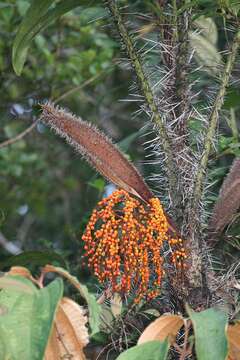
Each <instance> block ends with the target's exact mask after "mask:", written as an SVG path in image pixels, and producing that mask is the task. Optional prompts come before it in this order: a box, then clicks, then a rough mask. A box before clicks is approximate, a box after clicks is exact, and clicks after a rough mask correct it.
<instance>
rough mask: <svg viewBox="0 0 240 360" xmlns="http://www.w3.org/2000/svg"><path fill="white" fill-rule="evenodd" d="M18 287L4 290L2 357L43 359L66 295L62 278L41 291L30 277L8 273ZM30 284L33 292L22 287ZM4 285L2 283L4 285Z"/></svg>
mask: <svg viewBox="0 0 240 360" xmlns="http://www.w3.org/2000/svg"><path fill="white" fill-rule="evenodd" d="M7 278H9V279H12V280H14V279H15V282H16V284H17V283H18V286H17V285H15V287H11V286H8V287H6V288H4V290H2V291H1V292H0V306H1V321H0V357H1V359H11V360H17V359H26V360H33V359H36V360H40V359H42V358H43V355H44V351H45V348H46V345H47V342H48V338H49V334H50V331H51V328H52V323H53V319H54V314H55V311H56V307H57V304H58V302H59V300H60V299H61V297H62V294H63V284H62V281H61V279H56V280H55V281H53V282H52V283H51V284H49V285H48V286H47V287H45V288H43V289H40V290H37V289H36V288H35V286H34V285H33V284H32V283H31V282H30V281H29V280H27V279H24V278H22V277H19V276H15V277H13V276H8V277H7ZM22 284H24V285H27V287H28V288H29V289H30V291H29V292H26V291H23V290H22ZM0 286H1V284H0Z"/></svg>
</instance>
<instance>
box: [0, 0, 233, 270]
mask: <svg viewBox="0 0 240 360" xmlns="http://www.w3.org/2000/svg"><path fill="white" fill-rule="evenodd" d="M29 3H30V1H27V0H17V1H16V0H5V1H0V32H1V37H0V77H1V87H0V99H1V102H0V119H1V120H0V121H1V127H0V141H1V142H3V141H5V140H7V139H11V138H13V137H15V136H16V135H17V134H19V133H20V132H21V131H23V130H24V129H26V128H27V127H29V126H30V125H31V124H32V123H33V121H35V120H36V119H37V117H38V111H39V110H38V108H37V104H38V103H39V102H42V101H45V100H47V99H52V100H54V101H56V102H57V103H58V104H59V105H61V106H63V107H66V108H69V109H71V111H72V112H74V113H76V114H78V115H79V116H81V117H82V118H83V119H84V120H87V121H90V122H92V123H94V124H97V126H98V127H99V128H101V129H103V130H104V131H105V132H106V133H107V134H108V135H109V136H110V137H111V138H112V139H113V140H114V142H116V143H119V145H120V147H121V148H122V149H123V150H124V152H125V153H126V154H127V156H129V158H131V159H132V160H133V161H134V163H135V164H136V165H137V167H138V168H139V170H140V171H141V173H142V174H143V175H144V176H145V177H147V176H148V175H150V174H151V172H152V167H151V166H145V165H144V164H143V161H144V157H145V155H146V153H145V152H144V149H143V143H144V141H145V140H146V135H143V134H142V132H141V133H140V129H141V128H142V126H143V125H144V122H145V120H146V119H145V116H144V115H143V114H142V113H138V114H137V116H136V114H135V112H136V111H137V110H138V105H137V104H136V102H134V101H128V100H129V99H130V97H129V93H131V92H132V89H131V85H132V80H133V79H132V74H131V71H130V68H129V66H125V64H124V61H122V57H123V53H122V51H121V49H120V43H119V41H118V40H119V39H117V38H116V36H115V34H114V32H113V31H112V29H111V26H110V22H109V19H106V17H108V13H107V12H106V10H104V9H103V8H102V7H101V6H100V5H98V3H99V2H97V1H92V2H91V1H89V4H90V5H89V6H88V7H87V8H86V7H84V8H83V7H78V8H77V9H75V10H74V11H71V12H69V13H67V14H66V15H64V16H63V17H61V18H60V19H59V20H58V21H57V22H56V23H53V24H52V25H51V26H49V27H48V28H47V29H46V30H44V31H43V32H41V34H39V35H37V37H36V38H35V39H34V41H33V42H32V43H31V47H30V51H29V54H28V58H27V63H26V64H25V67H24V69H23V72H22V74H21V76H19V77H18V76H16V74H15V73H14V71H13V68H12V64H11V51H12V44H13V40H14V37H15V34H16V31H17V27H18V25H19V24H20V22H21V20H22V17H23V15H24V14H25V12H26V10H27V8H28V6H29ZM191 3H193V2H191ZM194 3H196V4H197V5H198V6H197V7H196V9H195V12H194V16H195V17H196V21H198V26H200V27H201V21H202V22H203V23H204V21H205V24H206V21H207V22H208V24H209V27H211V26H212V30H211V32H210V33H211V38H210V35H209V34H210V33H207V34H204V33H202V34H201V38H199V36H198V37H196V34H195V35H194V34H193V35H192V36H191V42H192V43H193V45H195V46H196V49H197V50H196V60H195V61H196V63H199V64H200V65H201V66H203V67H204V66H205V65H206V66H208V68H211V69H212V70H211V71H210V73H208V72H205V73H204V75H203V76H202V77H201V78H200V80H199V81H198V84H197V86H198V87H199V89H200V88H201V89H204V88H207V87H209V86H211V85H212V82H214V81H215V80H213V75H214V74H215V73H216V71H217V70H214V67H216V69H217V65H218V63H220V62H221V55H220V53H219V51H224V49H225V46H226V44H227V42H228V37H229V36H231V31H229V32H228V30H227V27H226V22H225V21H226V19H224V17H223V16H222V14H220V15H221V16H220V15H219V13H218V12H217V11H216V9H217V7H218V2H217V1H210V2H209V1H197V2H194ZM223 3H224V2H223ZM122 4H123V5H124V4H126V1H122ZM128 4H129V2H128ZM129 5H130V7H131V9H130V10H131V11H130V10H129V13H131V14H135V13H136V12H139V13H147V12H148V11H149V10H150V9H151V10H152V11H157V10H156V9H155V8H154V1H143V2H141V1H131V4H129ZM210 5H211V6H210ZM222 9H223V10H222V11H224V4H223V8H222ZM232 11H237V10H236V8H233V10H232ZM196 15H197V16H196ZM200 15H204V16H205V17H208V20H206V18H205V19H204V18H203V17H201V18H200ZM130 17H131V23H130V26H132V29H134V31H136V30H141V31H140V39H139V44H140V45H141V41H142V40H141V35H142V36H143V37H144V36H145V35H147V34H146V30H147V27H146V26H147V25H151V23H150V22H151V19H150V18H149V21H147V17H141V16H132V15H131V16H130ZM209 17H211V19H209ZM214 34H215V35H214ZM150 36H151V35H149V37H150ZM140 45H139V46H140ZM148 46H149V45H148ZM149 47H150V46H149ZM206 54H207V55H208V56H207V57H206ZM158 56H159V55H158V54H156V52H154V50H153V51H148V52H147V61H148V62H150V63H152V64H154V63H156V61H157V57H158ZM206 59H207V60H206ZM206 61H208V62H207V64H206ZM209 62H210V63H209ZM239 66H240V62H239V63H238V64H237V67H238V68H239ZM192 80H193V81H194V80H195V79H194V75H193V79H192ZM239 96H240V89H239V87H238V86H237V85H236V84H234V83H233V84H232V85H231V87H230V88H229V91H228V95H227V97H226V100H225V104H224V109H225V111H226V115H224V116H223V117H222V122H221V126H220V135H219V143H218V145H217V149H216V150H217V151H216V154H214V155H213V158H212V160H213V162H212V165H211V169H210V180H211V182H212V184H213V185H212V188H211V189H212V192H211V194H210V196H209V198H208V201H209V204H210V205H209V206H211V204H212V203H213V201H214V200H215V199H216V196H217V191H218V189H219V187H220V185H221V183H222V181H223V178H224V176H225V174H226V173H227V171H228V169H229V166H230V164H231V162H232V159H233V157H234V156H240V143H239V115H240V112H239V110H240V102H239ZM133 99H134V98H133V97H131V100H133ZM122 100H125V101H122ZM199 126H200V125H199V123H197V122H196V121H195V120H194V119H193V121H192V122H191V123H190V129H191V132H192V139H193V144H194V136H195V134H196V133H197V132H198V131H199V130H200V129H199ZM108 190H109V189H108V187H107V183H106V181H105V180H103V179H102V177H100V176H99V175H97V174H96V173H95V171H94V170H92V169H91V168H90V167H89V166H88V165H87V164H86V163H85V162H84V160H82V159H81V158H80V157H79V156H78V155H77V154H76V153H75V152H74V151H73V150H72V149H71V148H70V147H69V146H68V145H66V144H65V143H64V141H62V140H61V139H59V138H58V137H56V136H55V135H54V134H52V133H50V132H49V130H48V129H47V128H45V127H44V126H43V124H41V123H38V125H37V127H36V128H35V129H34V130H32V131H31V132H30V133H29V134H28V135H27V136H25V137H24V138H22V139H21V140H20V141H18V142H16V143H14V144H12V145H10V146H7V147H4V148H0V199H1V200H0V235H1V237H2V238H4V239H5V240H6V241H7V242H10V243H13V244H14V245H16V246H17V247H18V250H19V251H25V250H42V251H44V250H46V251H50V250H51V251H52V250H53V251H56V252H57V253H59V254H61V255H62V256H63V257H64V259H65V260H66V261H67V262H68V264H71V271H73V272H74V271H75V272H76V273H77V274H78V275H79V274H80V273H82V270H83V269H82V268H81V267H82V250H83V249H82V243H81V240H80V239H81V234H82V232H83V230H84V227H85V225H86V223H87V221H88V218H89V216H90V214H91V211H92V209H93V207H94V206H95V204H96V203H97V201H98V200H99V199H101V197H102V196H103V195H104V193H106V191H108ZM238 229H239V228H238ZM235 232H236V230H235ZM228 246H229V245H228ZM235 250H236V249H235ZM235 250H234V251H235ZM14 251H17V250H16V249H15V250H14ZM227 251H228V250H227ZM238 251H239V249H238ZM229 252H230V253H231V256H233V255H232V253H233V252H232V250H231V249H229ZM9 255H10V253H9V252H8V251H7V250H6V249H4V247H2V248H1V249H0V260H4V259H6V257H7V256H9ZM80 270H81V271H80Z"/></svg>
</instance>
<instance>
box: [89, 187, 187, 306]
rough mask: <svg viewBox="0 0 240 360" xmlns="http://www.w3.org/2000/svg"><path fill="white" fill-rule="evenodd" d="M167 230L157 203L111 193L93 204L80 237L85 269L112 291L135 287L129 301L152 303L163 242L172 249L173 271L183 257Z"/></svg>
mask: <svg viewBox="0 0 240 360" xmlns="http://www.w3.org/2000/svg"><path fill="white" fill-rule="evenodd" d="M168 230H169V224H168V222H167V219H166V216H165V215H164V212H163V209H162V206H161V203H160V201H159V199H157V198H152V199H150V200H149V203H148V204H144V203H141V202H140V201H139V200H138V199H135V198H134V197H132V196H130V195H129V194H128V193H127V192H126V191H124V190H117V191H115V192H114V193H113V194H111V195H110V196H109V197H107V198H104V199H103V200H101V201H100V202H99V203H98V205H97V207H96V209H95V210H94V211H93V213H92V216H91V218H90V221H89V223H88V225H87V228H86V231H85V233H84V235H83V240H84V242H85V247H84V248H85V250H86V254H85V255H86V256H87V257H88V264H89V267H90V268H92V269H93V271H94V274H95V275H96V276H97V278H98V279H99V281H100V282H101V283H103V284H108V285H110V286H111V288H112V291H113V292H120V293H122V294H129V293H130V291H131V289H136V294H135V302H139V300H140V299H141V298H142V297H146V298H147V299H152V298H154V297H155V296H157V295H158V294H159V292H160V285H161V280H162V276H163V272H164V271H163V266H162V265H163V254H162V251H163V245H164V242H165V241H167V242H168V244H169V245H170V246H171V248H172V249H173V251H172V262H173V263H174V264H175V265H176V267H179V266H180V267H181V266H182V265H183V259H184V258H185V257H186V254H185V251H184V248H183V244H182V240H181V239H179V238H171V237H170V236H169V235H168ZM174 249H176V250H174Z"/></svg>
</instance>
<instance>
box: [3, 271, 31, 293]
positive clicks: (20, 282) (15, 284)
mask: <svg viewBox="0 0 240 360" xmlns="http://www.w3.org/2000/svg"><path fill="white" fill-rule="evenodd" d="M0 289H6V290H14V291H15V292H22V293H27V294H32V293H33V292H34V290H35V287H34V285H33V284H32V283H31V281H28V280H27V281H26V282H25V279H24V278H23V277H21V276H13V275H6V276H2V277H0Z"/></svg>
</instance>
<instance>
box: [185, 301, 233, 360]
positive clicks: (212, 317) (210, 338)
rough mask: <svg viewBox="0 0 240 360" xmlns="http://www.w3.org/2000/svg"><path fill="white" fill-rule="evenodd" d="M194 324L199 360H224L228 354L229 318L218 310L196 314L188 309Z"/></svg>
mask: <svg viewBox="0 0 240 360" xmlns="http://www.w3.org/2000/svg"><path fill="white" fill-rule="evenodd" d="M187 312H188V314H189V316H190V319H191V320H192V323H193V328H194V336H195V347H196V353H197V358H198V360H216V359H217V360H224V359H226V356H227V353H228V344H227V337H226V328H227V323H228V316H227V314H226V313H224V312H222V311H220V310H218V309H214V308H213V309H208V310H205V311H202V312H194V311H193V310H191V309H190V308H189V307H187Z"/></svg>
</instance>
